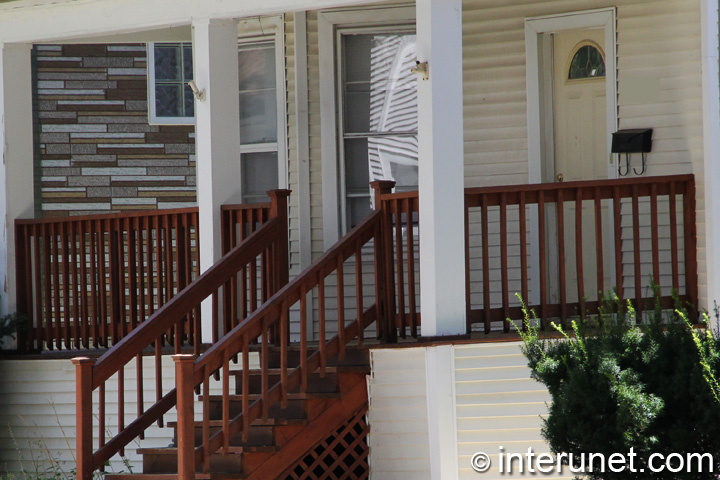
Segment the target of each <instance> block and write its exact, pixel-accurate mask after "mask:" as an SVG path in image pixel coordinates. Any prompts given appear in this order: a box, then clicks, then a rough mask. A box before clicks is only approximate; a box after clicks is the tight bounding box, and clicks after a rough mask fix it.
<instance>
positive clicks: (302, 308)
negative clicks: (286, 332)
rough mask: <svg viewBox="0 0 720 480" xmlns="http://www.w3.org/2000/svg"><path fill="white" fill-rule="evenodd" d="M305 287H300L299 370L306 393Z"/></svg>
mask: <svg viewBox="0 0 720 480" xmlns="http://www.w3.org/2000/svg"><path fill="white" fill-rule="evenodd" d="M306 288H307V287H306V286H305V285H302V286H301V287H300V369H301V370H302V387H301V388H302V391H303V392H305V391H307V373H308V371H307V291H306V290H305V289H306Z"/></svg>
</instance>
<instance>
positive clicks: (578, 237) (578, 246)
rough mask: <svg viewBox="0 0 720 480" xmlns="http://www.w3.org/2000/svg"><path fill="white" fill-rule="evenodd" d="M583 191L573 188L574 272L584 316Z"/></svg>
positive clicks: (581, 313) (582, 315)
mask: <svg viewBox="0 0 720 480" xmlns="http://www.w3.org/2000/svg"><path fill="white" fill-rule="evenodd" d="M582 200H583V192H582V188H576V189H575V274H576V276H577V278H576V280H577V295H578V303H579V304H580V316H581V317H582V318H584V317H585V314H586V313H587V312H586V311H585V278H584V272H583V235H582V234H583V232H582V228H583V224H582V209H583V203H582Z"/></svg>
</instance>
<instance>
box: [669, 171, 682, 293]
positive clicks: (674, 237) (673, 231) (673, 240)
mask: <svg viewBox="0 0 720 480" xmlns="http://www.w3.org/2000/svg"><path fill="white" fill-rule="evenodd" d="M675 185H676V184H675V182H670V194H669V202H670V205H669V206H670V259H671V260H670V263H671V264H672V286H673V289H674V290H675V291H676V292H677V293H678V294H679V293H680V273H679V262H678V256H679V255H678V233H677V198H676V194H675V188H676V187H675Z"/></svg>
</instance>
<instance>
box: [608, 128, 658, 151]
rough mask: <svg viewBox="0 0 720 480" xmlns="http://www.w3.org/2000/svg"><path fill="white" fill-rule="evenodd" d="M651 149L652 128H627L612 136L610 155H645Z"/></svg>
mask: <svg viewBox="0 0 720 480" xmlns="http://www.w3.org/2000/svg"><path fill="white" fill-rule="evenodd" d="M651 149H652V128H628V129H625V130H618V131H617V132H615V133H613V134H612V153H647V152H650V151H651Z"/></svg>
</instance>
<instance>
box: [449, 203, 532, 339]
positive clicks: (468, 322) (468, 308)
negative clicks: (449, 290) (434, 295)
mask: <svg viewBox="0 0 720 480" xmlns="http://www.w3.org/2000/svg"><path fill="white" fill-rule="evenodd" d="M463 201H464V203H465V206H464V209H463V210H464V212H463V213H464V221H465V225H464V227H465V232H464V234H465V333H467V334H469V333H470V332H472V324H473V322H472V318H471V317H472V313H471V312H472V296H471V288H470V207H469V206H468V196H467V194H466V195H465V196H464V199H463ZM520 223H521V225H522V224H523V222H522V221H521V222H520ZM522 275H523V278H524V277H525V270H524V269H523V272H522Z"/></svg>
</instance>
